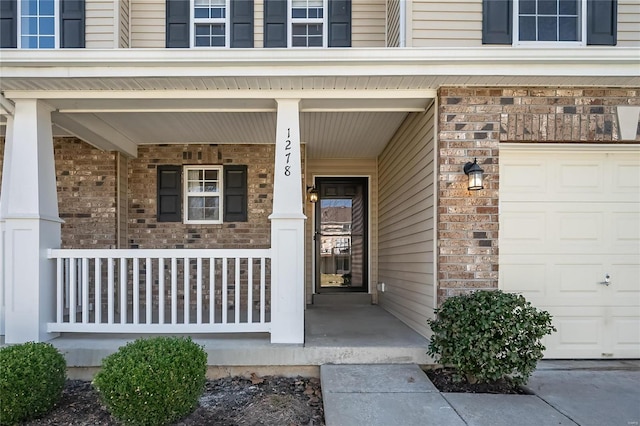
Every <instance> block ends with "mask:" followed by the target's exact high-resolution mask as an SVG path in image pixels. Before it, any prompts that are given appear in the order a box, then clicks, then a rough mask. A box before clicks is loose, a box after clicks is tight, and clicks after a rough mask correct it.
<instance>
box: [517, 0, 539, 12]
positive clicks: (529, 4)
mask: <svg viewBox="0 0 640 426" xmlns="http://www.w3.org/2000/svg"><path fill="white" fill-rule="evenodd" d="M519 7H520V10H519V13H520V14H521V15H533V14H535V13H536V0H520V3H519Z"/></svg>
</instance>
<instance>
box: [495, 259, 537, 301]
mask: <svg viewBox="0 0 640 426" xmlns="http://www.w3.org/2000/svg"><path fill="white" fill-rule="evenodd" d="M523 260H524V261H526V259H523ZM499 274H500V276H501V278H500V281H501V282H502V283H503V286H502V289H503V290H504V291H506V292H509V293H518V294H522V295H523V296H524V297H525V298H526V299H527V300H528V301H529V302H531V304H533V305H534V306H536V305H539V304H541V303H543V302H544V300H545V298H546V294H545V288H544V287H543V286H540V283H542V282H546V281H547V265H546V264H544V263H538V264H532V263H525V262H520V263H509V264H505V265H501V267H500V271H499Z"/></svg>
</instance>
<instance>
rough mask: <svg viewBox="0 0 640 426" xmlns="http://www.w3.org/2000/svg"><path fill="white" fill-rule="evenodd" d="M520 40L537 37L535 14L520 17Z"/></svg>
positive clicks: (529, 39) (530, 39) (532, 39)
mask: <svg viewBox="0 0 640 426" xmlns="http://www.w3.org/2000/svg"><path fill="white" fill-rule="evenodd" d="M519 27H520V34H519V37H520V40H521V41H534V40H535V39H536V18H535V17H533V16H521V17H520V26H519Z"/></svg>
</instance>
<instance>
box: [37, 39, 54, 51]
mask: <svg viewBox="0 0 640 426" xmlns="http://www.w3.org/2000/svg"><path fill="white" fill-rule="evenodd" d="M55 44H56V39H55V38H54V37H49V36H47V37H40V46H38V47H40V48H41V49H53V48H54V47H56V46H55Z"/></svg>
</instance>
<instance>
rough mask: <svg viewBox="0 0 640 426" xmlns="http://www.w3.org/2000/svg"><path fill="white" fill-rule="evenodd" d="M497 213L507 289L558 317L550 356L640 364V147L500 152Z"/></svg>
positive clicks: (518, 148) (550, 340)
mask: <svg viewBox="0 0 640 426" xmlns="http://www.w3.org/2000/svg"><path fill="white" fill-rule="evenodd" d="M503 169H504V170H508V171H509V175H508V176H507V175H504V174H503V173H502V172H503ZM527 174H530V175H529V176H527ZM542 174H544V176H541V175H542ZM531 176H535V179H539V182H538V183H536V184H532V183H530V182H528V179H529V178H531ZM507 178H510V179H512V180H513V183H510V182H509V181H507V180H506V179H507ZM543 189H544V191H543ZM499 209H500V234H499V247H500V268H499V281H500V288H501V289H504V290H505V291H510V292H515V293H520V294H523V295H524V296H525V297H526V298H527V300H529V301H530V302H531V303H532V304H533V305H534V306H536V307H538V308H540V309H544V310H547V311H549V312H550V313H551V315H552V316H553V322H554V325H555V326H556V327H557V328H558V332H557V333H554V334H552V335H551V336H547V337H545V339H544V343H545V345H546V346H547V350H546V351H545V357H547V358H637V357H640V149H639V148H638V146H621V145H617V146H604V145H600V146H570V147H569V146H564V147H541V146H540V145H537V146H533V145H530V146H528V147H527V148H525V149H523V148H522V145H517V146H516V145H513V146H511V145H509V146H507V149H504V148H503V146H501V150H500V204H499ZM607 274H609V275H610V283H609V285H605V284H603V282H604V281H605V276H606V275H607Z"/></svg>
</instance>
